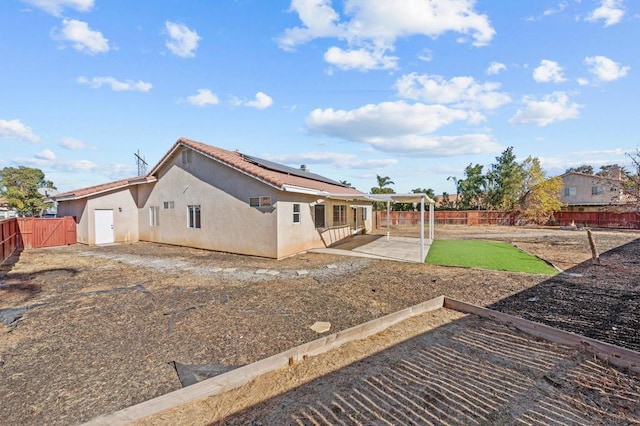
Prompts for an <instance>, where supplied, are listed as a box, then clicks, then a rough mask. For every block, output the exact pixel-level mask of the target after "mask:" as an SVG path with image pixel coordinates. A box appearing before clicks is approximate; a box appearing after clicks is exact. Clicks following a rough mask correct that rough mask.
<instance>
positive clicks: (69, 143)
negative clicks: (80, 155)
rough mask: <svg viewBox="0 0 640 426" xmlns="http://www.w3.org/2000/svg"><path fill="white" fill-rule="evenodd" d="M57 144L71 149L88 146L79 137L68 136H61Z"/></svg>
mask: <svg viewBox="0 0 640 426" xmlns="http://www.w3.org/2000/svg"><path fill="white" fill-rule="evenodd" d="M58 145H60V146H61V147H63V148H66V149H71V150H80V149H87V148H88V147H87V144H86V143H84V142H83V141H81V140H79V139H76V138H72V137H70V136H63V137H62V139H61V140H60V143H59V144H58Z"/></svg>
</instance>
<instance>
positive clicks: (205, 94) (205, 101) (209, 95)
mask: <svg viewBox="0 0 640 426" xmlns="http://www.w3.org/2000/svg"><path fill="white" fill-rule="evenodd" d="M187 102H189V103H190V104H191V105H197V106H207V105H217V104H218V103H220V101H219V100H218V96H216V94H215V93H213V92H212V91H211V90H209V89H198V94H197V95H192V96H187Z"/></svg>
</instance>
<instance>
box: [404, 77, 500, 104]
mask: <svg viewBox="0 0 640 426" xmlns="http://www.w3.org/2000/svg"><path fill="white" fill-rule="evenodd" d="M395 86H396V89H397V90H398V95H399V96H400V97H403V98H406V99H413V100H418V101H425V102H432V103H442V104H453V105H454V106H456V107H458V108H481V109H494V108H498V107H500V106H502V105H504V104H506V103H509V102H511V98H510V97H509V95H507V94H505V93H501V92H498V91H497V90H498V89H499V88H500V84H499V83H478V82H476V81H475V79H474V78H473V77H464V76H463V77H453V78H452V79H451V80H445V79H444V78H442V77H441V76H438V75H420V74H416V73H411V74H406V75H403V76H402V77H400V78H399V79H398V80H397V81H396V84H395Z"/></svg>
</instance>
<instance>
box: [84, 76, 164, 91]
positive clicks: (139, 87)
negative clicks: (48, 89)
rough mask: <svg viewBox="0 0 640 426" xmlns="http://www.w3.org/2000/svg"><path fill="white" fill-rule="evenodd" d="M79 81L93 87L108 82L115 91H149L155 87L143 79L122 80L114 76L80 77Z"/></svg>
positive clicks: (96, 87)
mask: <svg viewBox="0 0 640 426" xmlns="http://www.w3.org/2000/svg"><path fill="white" fill-rule="evenodd" d="M77 81H78V83H80V84H83V85H85V86H89V87H91V88H92V89H99V88H101V87H102V86H103V85H105V84H106V85H108V86H111V90H113V91H114V92H148V91H149V90H151V88H152V87H153V84H151V83H147V82H144V81H142V80H138V81H133V80H125V81H120V80H116V79H115V78H113V77H93V78H91V79H89V78H87V77H78V79H77Z"/></svg>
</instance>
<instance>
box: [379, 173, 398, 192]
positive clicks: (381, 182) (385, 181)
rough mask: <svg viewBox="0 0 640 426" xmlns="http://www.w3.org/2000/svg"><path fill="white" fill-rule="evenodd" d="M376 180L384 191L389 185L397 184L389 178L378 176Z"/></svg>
mask: <svg viewBox="0 0 640 426" xmlns="http://www.w3.org/2000/svg"><path fill="white" fill-rule="evenodd" d="M376 179H378V188H380V189H382V188H384V187H386V186H389V185H395V184H396V183H395V182H394V181H392V180H391V178H390V177H389V176H384V177H383V176H380V175H376Z"/></svg>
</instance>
